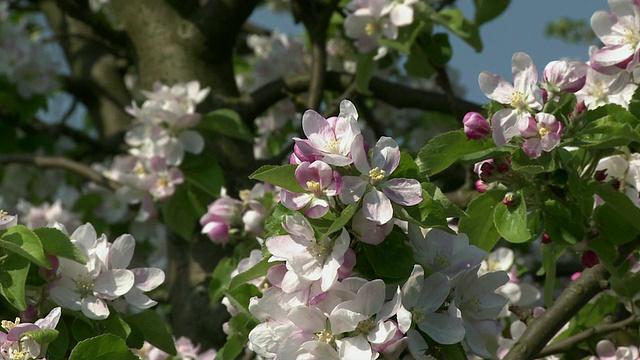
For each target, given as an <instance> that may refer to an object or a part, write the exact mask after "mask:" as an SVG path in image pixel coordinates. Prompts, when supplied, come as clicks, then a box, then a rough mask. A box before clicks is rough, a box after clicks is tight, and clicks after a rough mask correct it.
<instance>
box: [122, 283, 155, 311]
mask: <svg viewBox="0 0 640 360" xmlns="http://www.w3.org/2000/svg"><path fill="white" fill-rule="evenodd" d="M124 299H125V300H127V302H128V303H129V304H131V305H133V306H135V307H137V308H138V309H148V308H150V307H152V306H155V305H156V304H158V302H157V301H155V300H152V299H151V298H150V297H148V296H147V295H145V294H144V293H143V292H142V291H140V290H139V289H137V288H135V287H134V288H133V289H131V291H129V292H128V293H126V294H124Z"/></svg>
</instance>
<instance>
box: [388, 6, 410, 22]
mask: <svg viewBox="0 0 640 360" xmlns="http://www.w3.org/2000/svg"><path fill="white" fill-rule="evenodd" d="M389 18H390V19H391V23H392V24H393V25H395V26H405V25H409V24H411V23H412V22H413V8H412V7H411V6H407V5H404V4H400V5H396V6H394V7H393V10H391V13H390V14H389Z"/></svg>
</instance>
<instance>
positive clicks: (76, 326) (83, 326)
mask: <svg viewBox="0 0 640 360" xmlns="http://www.w3.org/2000/svg"><path fill="white" fill-rule="evenodd" d="M90 321H91V320H89V319H83V318H76V319H74V320H73V324H71V335H73V338H74V339H76V341H78V342H79V341H82V340H85V339H89V338H91V337H94V336H97V335H99V333H98V332H97V331H96V329H95V328H94V327H93V326H92V324H94V323H93V322H92V323H91V324H90V323H89V322H90Z"/></svg>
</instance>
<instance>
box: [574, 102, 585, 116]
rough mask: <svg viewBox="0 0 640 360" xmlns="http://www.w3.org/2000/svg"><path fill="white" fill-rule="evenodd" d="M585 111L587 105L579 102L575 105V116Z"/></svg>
mask: <svg viewBox="0 0 640 360" xmlns="http://www.w3.org/2000/svg"><path fill="white" fill-rule="evenodd" d="M585 110H587V105H585V103H584V101H580V102H579V103H577V104H576V114H581V113H582V112H584V111H585Z"/></svg>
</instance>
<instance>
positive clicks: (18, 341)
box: [0, 307, 62, 360]
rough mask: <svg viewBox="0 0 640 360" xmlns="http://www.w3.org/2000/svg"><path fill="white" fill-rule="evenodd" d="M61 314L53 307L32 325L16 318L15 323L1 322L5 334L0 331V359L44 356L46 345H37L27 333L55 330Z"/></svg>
mask: <svg viewBox="0 0 640 360" xmlns="http://www.w3.org/2000/svg"><path fill="white" fill-rule="evenodd" d="M61 313H62V312H61V310H60V308H59V307H55V308H53V309H52V310H51V311H50V312H49V314H48V315H47V316H45V317H44V318H42V319H39V320H36V321H35V322H34V323H33V324H32V323H28V322H21V319H20V318H16V320H15V321H8V320H2V328H4V330H5V331H6V333H4V332H2V331H0V358H1V359H3V360H9V359H12V360H13V359H16V360H20V359H40V358H42V357H43V356H44V355H45V354H44V351H43V350H44V349H46V346H47V345H48V344H40V343H38V342H37V341H36V340H34V339H33V338H32V337H30V336H29V335H28V332H30V331H36V330H42V329H55V328H56V326H57V325H58V321H60V315H61ZM25 333H27V334H26V335H25Z"/></svg>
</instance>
